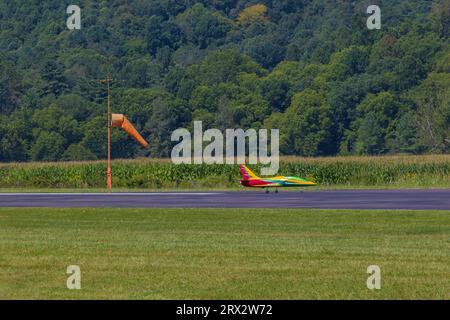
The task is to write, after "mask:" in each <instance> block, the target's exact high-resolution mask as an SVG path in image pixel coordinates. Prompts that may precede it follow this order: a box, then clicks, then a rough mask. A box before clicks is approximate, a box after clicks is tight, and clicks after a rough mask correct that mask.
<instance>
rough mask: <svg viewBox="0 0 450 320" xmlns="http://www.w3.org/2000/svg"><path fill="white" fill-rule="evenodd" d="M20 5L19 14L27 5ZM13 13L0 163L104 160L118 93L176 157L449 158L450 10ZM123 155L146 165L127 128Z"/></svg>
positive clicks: (91, 5)
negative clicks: (193, 132) (244, 144)
mask: <svg viewBox="0 0 450 320" xmlns="http://www.w3.org/2000/svg"><path fill="white" fill-rule="evenodd" d="M16 2H17V1H16ZM16 2H14V1H9V0H8V1H2V2H1V3H0V161H27V160H31V159H36V160H43V161H45V160H61V159H64V160H81V159H94V158H97V159H104V158H105V157H106V125H107V124H106V90H105V89H106V88H105V85H104V84H103V83H100V82H99V80H100V79H104V78H105V77H106V76H107V75H111V76H112V77H113V78H114V80H115V81H114V82H113V84H112V101H111V103H112V110H113V112H115V113H124V114H126V115H127V117H128V118H129V119H130V120H131V122H132V123H133V124H134V125H135V127H136V128H137V130H138V131H140V132H141V133H143V135H144V136H145V138H147V139H148V140H150V142H151V147H152V149H151V155H152V156H155V157H159V156H167V155H168V154H169V153H170V149H171V146H172V143H171V142H170V134H171V132H172V131H173V130H174V129H176V128H180V127H186V128H192V120H202V121H204V126H205V127H217V128H220V129H226V128H235V127H241V128H244V129H247V128H255V129H258V128H278V129H280V130H281V131H280V139H281V152H282V154H295V155H335V154H338V153H339V154H356V153H360V154H366V153H367V154H380V153H424V152H428V153H448V152H450V143H449V139H450V137H449V132H450V127H449V122H450V120H449V118H450V115H449V113H450V111H449V105H450V103H449V101H448V99H449V98H448V92H450V87H449V82H450V80H449V79H448V74H449V72H450V64H449V61H450V59H449V57H450V56H449V52H450V50H449V49H450V47H449V43H448V38H449V37H448V34H449V19H448V17H449V14H450V11H449V8H450V5H449V4H448V1H445V0H436V1H433V2H432V3H431V2H430V1H427V0H410V1H406V2H405V1H397V2H395V1H383V3H382V4H381V6H382V10H383V16H382V29H381V30H368V29H367V28H366V20H367V14H366V9H367V3H364V2H358V3H357V2H352V1H337V2H336V1H335V2H332V1H324V0H308V1H295V0H277V1H273V0H261V1H252V0H231V1H226V0H212V1H203V0H202V1H192V0H179V1H175V0H150V1H141V0H131V1H111V2H105V1H91V2H86V3H84V4H83V5H82V29H81V30H67V28H66V27H65V25H64V23H65V19H66V17H67V15H66V13H65V9H66V6H67V4H64V3H63V2H61V1H54V0H43V1H40V2H39V3H38V2H36V1H32V2H30V3H27V5H25V4H24V3H21V2H20V1H19V2H17V3H16ZM112 146H113V149H112V155H113V157H114V158H128V157H134V156H145V155H148V153H147V151H145V150H143V149H142V148H140V146H139V145H138V144H136V142H135V141H133V139H131V138H130V137H128V135H126V134H125V133H124V132H123V131H122V130H119V129H117V130H116V129H114V130H113V132H112Z"/></svg>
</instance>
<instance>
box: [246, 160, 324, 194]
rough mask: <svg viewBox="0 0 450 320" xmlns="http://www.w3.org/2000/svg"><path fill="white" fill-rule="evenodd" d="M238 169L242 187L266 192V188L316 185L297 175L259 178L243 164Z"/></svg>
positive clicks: (267, 191)
mask: <svg viewBox="0 0 450 320" xmlns="http://www.w3.org/2000/svg"><path fill="white" fill-rule="evenodd" d="M239 169H240V170H241V174H242V180H241V184H242V185H243V186H244V187H250V188H264V189H266V193H269V190H268V188H286V187H311V186H315V185H316V184H315V183H314V182H312V181H309V180H307V179H304V178H299V177H285V176H277V177H268V178H260V177H258V176H257V175H256V174H254V173H253V172H252V171H251V170H250V169H249V168H247V167H246V166H245V165H243V164H242V165H240V166H239ZM275 193H278V189H275Z"/></svg>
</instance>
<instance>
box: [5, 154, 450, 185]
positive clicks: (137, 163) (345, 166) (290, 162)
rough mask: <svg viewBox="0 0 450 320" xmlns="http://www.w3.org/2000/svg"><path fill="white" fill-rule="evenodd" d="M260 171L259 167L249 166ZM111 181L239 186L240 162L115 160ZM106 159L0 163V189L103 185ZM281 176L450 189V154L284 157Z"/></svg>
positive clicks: (323, 181)
mask: <svg viewBox="0 0 450 320" xmlns="http://www.w3.org/2000/svg"><path fill="white" fill-rule="evenodd" d="M249 167H250V168H251V169H252V170H253V171H254V172H255V173H256V174H259V172H260V168H261V166H260V165H249ZM112 170H113V184H114V187H116V188H125V189H145V188H148V189H164V188H165V189H192V188H194V189H202V188H203V189H208V188H235V187H238V186H239V182H238V181H239V180H240V178H241V177H240V173H239V169H238V166H237V165H219V164H217V165H188V164H182V165H174V164H172V163H171V162H170V160H163V159H161V160H159V159H156V160H155V159H136V160H115V161H113V162H112ZM105 173H106V163H105V162H104V161H94V162H54V163H4V164H0V188H103V187H104V186H105ZM279 174H280V175H291V176H292V175H293V176H299V177H305V178H309V179H311V180H313V181H315V182H317V183H318V184H319V185H321V186H330V187H333V186H349V187H352V186H355V187H358V186H367V187H370V186H374V187H383V186H386V187H388V186H394V187H395V186H398V187H450V155H432V156H383V157H334V158H298V157H283V158H282V159H281V160H280V170H279Z"/></svg>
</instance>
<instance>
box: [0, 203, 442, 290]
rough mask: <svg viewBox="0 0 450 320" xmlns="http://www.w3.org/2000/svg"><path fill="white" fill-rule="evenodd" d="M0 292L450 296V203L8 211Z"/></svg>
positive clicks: (2, 231) (2, 215) (2, 227)
mask: <svg viewBox="0 0 450 320" xmlns="http://www.w3.org/2000/svg"><path fill="white" fill-rule="evenodd" d="M69 265H79V266H80V268H81V286H82V288H81V290H69V289H67V287H66V280H67V277H68V275H67V274H66V269H67V266H69ZM369 265H379V266H380V268H381V272H382V288H381V290H374V291H371V290H369V289H367V286H366V280H367V277H368V276H369V275H368V274H367V273H366V271H367V267H368V266H369ZM0 298H3V299H35V298H37V299H47V298H48V299H60V298H62V299H340V298H343V299H415V298H418V299H450V212H449V211H349V210H303V209H302V210H300V209H299V210H289V209H275V210H273V209H47V208H42V209H29V208H26V209H17V208H14V209H12V208H11V209H10V208H1V209H0Z"/></svg>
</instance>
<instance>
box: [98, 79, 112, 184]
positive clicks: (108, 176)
mask: <svg viewBox="0 0 450 320" xmlns="http://www.w3.org/2000/svg"><path fill="white" fill-rule="evenodd" d="M112 81H113V79H112V78H111V77H110V76H108V77H107V78H106V79H104V80H101V82H103V83H106V84H107V86H108V115H107V118H108V161H107V169H106V188H107V190H108V192H111V187H112V170H111V97H110V96H111V95H110V93H111V87H110V84H111V82H112Z"/></svg>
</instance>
